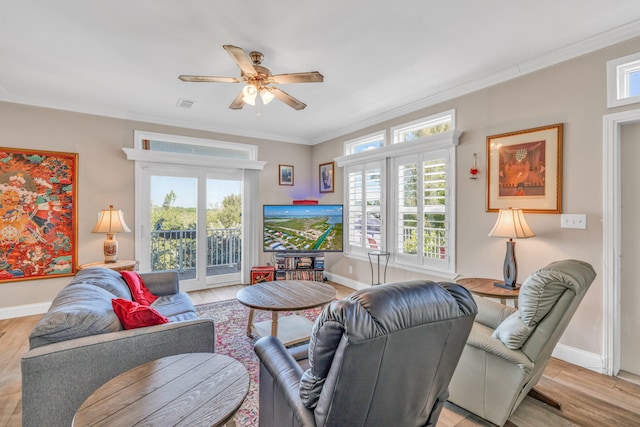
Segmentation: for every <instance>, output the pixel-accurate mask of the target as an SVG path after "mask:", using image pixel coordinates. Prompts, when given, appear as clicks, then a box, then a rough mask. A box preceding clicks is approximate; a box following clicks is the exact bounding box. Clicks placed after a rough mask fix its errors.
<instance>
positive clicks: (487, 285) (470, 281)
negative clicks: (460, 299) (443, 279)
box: [456, 277, 520, 308]
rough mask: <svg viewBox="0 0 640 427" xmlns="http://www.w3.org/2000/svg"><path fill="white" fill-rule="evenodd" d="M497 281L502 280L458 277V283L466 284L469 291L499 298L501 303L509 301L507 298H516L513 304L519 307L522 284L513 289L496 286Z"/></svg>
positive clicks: (482, 295)
mask: <svg viewBox="0 0 640 427" xmlns="http://www.w3.org/2000/svg"><path fill="white" fill-rule="evenodd" d="M496 282H502V281H501V280H496V279H485V278H479V277H468V278H465V279H458V280H457V281H456V283H457V284H459V285H462V286H464V287H465V288H467V289H468V290H469V292H471V293H473V294H476V295H479V296H481V297H487V298H499V299H500V303H501V304H505V305H506V303H507V300H508V299H510V300H514V301H513V304H514V306H515V307H516V308H517V307H518V295H520V284H518V285H517V287H516V288H515V289H513V290H511V289H505V288H500V287H498V286H494V285H493V284H494V283H496Z"/></svg>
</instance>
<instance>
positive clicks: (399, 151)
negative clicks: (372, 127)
mask: <svg viewBox="0 0 640 427" xmlns="http://www.w3.org/2000/svg"><path fill="white" fill-rule="evenodd" d="M444 116H451V126H452V130H450V131H447V132H442V133H438V134H435V135H429V136H426V137H422V138H418V139H414V140H410V141H404V142H401V143H398V144H390V145H385V146H384V147H381V148H378V149H376V150H367V151H363V152H360V153H355V154H345V155H344V156H341V157H337V158H335V159H334V161H335V162H336V165H337V166H339V167H343V168H344V173H345V179H344V195H345V201H344V204H345V209H347V208H348V204H349V200H348V194H349V193H348V176H347V173H348V172H347V170H348V166H350V165H361V164H364V163H367V162H372V161H380V160H382V161H383V164H384V165H385V168H384V170H385V173H384V175H383V177H382V179H383V180H384V182H385V186H384V188H383V195H382V199H383V200H384V202H383V203H384V205H383V209H384V212H385V213H384V214H383V215H384V217H383V219H382V220H383V225H384V227H383V229H384V232H383V231H382V230H381V233H383V236H382V240H383V241H384V242H385V243H384V246H385V248H384V249H385V250H386V251H388V252H390V253H391V257H390V260H389V265H390V266H392V265H395V266H399V267H401V268H403V269H405V270H412V271H417V272H421V273H430V274H432V275H434V276H440V277H444V278H447V279H453V278H455V277H456V274H455V265H456V259H455V257H456V247H455V245H456V229H455V224H456V216H455V215H456V182H455V180H456V150H455V147H456V146H457V145H458V142H459V138H460V135H461V134H462V132H460V131H458V130H455V110H449V111H447V112H444V113H442V114H439V115H433V116H429V117H427V118H422V119H419V120H416V121H414V122H411V123H405V124H403V125H400V126H396V127H394V128H393V130H397V129H401V128H405V127H407V126H410V125H412V124H417V123H420V122H426V121H427V120H434V119H438V118H442V117H444ZM376 134H380V132H377V133H376ZM371 135H372V134H370V135H367V136H365V137H363V138H367V137H370V136H371ZM358 140H359V139H353V140H350V141H348V142H349V143H357V142H358ZM439 150H447V151H448V157H449V160H448V165H447V167H448V187H449V192H448V194H447V205H448V206H447V213H448V224H449V229H448V249H449V251H448V254H447V255H448V257H447V263H446V265H433V263H425V262H422V260H420V262H411V261H409V260H405V259H401V258H400V257H398V253H397V250H395V248H396V247H397V237H396V235H395V223H396V218H397V214H396V213H395V212H396V209H395V206H394V205H393V202H392V201H394V200H395V199H396V197H395V196H396V190H395V186H396V185H397V181H396V178H395V174H394V173H392V172H391V171H393V170H394V168H393V167H389V165H390V163H392V162H393V161H394V159H395V158H400V157H403V156H407V155H412V154H413V155H415V154H421V153H430V152H435V151H439ZM345 152H348V151H347V145H346V144H345ZM348 218H349V217H348V214H347V215H345V221H348ZM348 226H349V224H348V223H346V224H345V230H348ZM347 232H348V231H347ZM346 238H347V239H348V236H347V237H346ZM365 252H366V251H365ZM345 256H348V257H353V258H359V259H364V260H368V258H366V253H364V254H363V253H362V252H361V251H350V250H349V245H347V247H346V250H345Z"/></svg>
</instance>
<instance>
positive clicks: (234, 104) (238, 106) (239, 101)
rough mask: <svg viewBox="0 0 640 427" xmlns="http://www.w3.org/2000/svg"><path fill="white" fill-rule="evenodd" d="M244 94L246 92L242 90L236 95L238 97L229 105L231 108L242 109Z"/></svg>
mask: <svg viewBox="0 0 640 427" xmlns="http://www.w3.org/2000/svg"><path fill="white" fill-rule="evenodd" d="M243 96H244V94H243V93H242V91H240V93H239V94H238V96H236V99H234V100H233V102H232V103H231V105H229V108H231V109H232V110H242V107H244V101H243V100H242V97H243Z"/></svg>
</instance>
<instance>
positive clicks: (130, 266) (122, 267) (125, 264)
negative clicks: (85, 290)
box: [76, 259, 138, 271]
mask: <svg viewBox="0 0 640 427" xmlns="http://www.w3.org/2000/svg"><path fill="white" fill-rule="evenodd" d="M89 267H102V268H109V269H111V270H113V271H135V270H137V269H138V261H136V260H132V259H119V260H117V261H116V262H103V261H98V262H90V263H88V264H82V265H79V266H77V267H76V270H78V271H80V270H83V269H85V268H89Z"/></svg>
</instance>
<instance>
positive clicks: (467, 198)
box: [313, 39, 640, 355]
mask: <svg viewBox="0 0 640 427" xmlns="http://www.w3.org/2000/svg"><path fill="white" fill-rule="evenodd" d="M636 52H640V39H635V40H632V41H629V42H626V43H622V44H619V45H616V46H613V47H610V48H608V49H604V50H601V51H597V52H595V53H592V54H589V55H585V56H582V57H580V58H577V59H574V60H571V61H567V62H564V63H562V64H559V65H556V66H553V67H550V68H547V69H544V70H541V71H538V72H535V73H532V74H528V75H525V76H522V77H520V78H517V79H514V80H511V81H509V82H506V83H503V84H499V85H496V86H493V87H490V88H487V89H484V90H480V91H477V92H474V93H471V94H468V95H465V96H462V97H460V98H457V99H453V100H450V101H447V102H444V103H441V104H438V105H435V106H432V107H429V108H425V109H423V110H421V111H417V112H414V113H412V114H410V115H406V116H403V117H399V118H397V119H394V120H389V121H388V122H385V123H381V124H380V125H378V126H371V127H368V128H366V129H362V130H361V131H357V132H351V133H349V134H348V135H344V136H343V137H340V138H335V139H332V140H330V141H326V142H325V143H323V144H320V145H317V146H314V147H313V159H314V160H313V163H314V164H317V163H320V162H322V161H325V159H326V158H328V157H331V156H338V155H341V154H343V153H342V147H343V143H344V141H345V140H348V139H351V138H355V137H357V136H361V135H367V134H369V133H372V132H374V131H378V130H380V129H384V128H388V127H390V126H393V125H397V124H400V123H406V122H409V121H411V120H413V119H416V118H420V117H425V116H428V115H431V114H435V113H438V112H442V111H446V110H448V109H452V108H455V110H456V120H457V128H458V129H459V130H461V131H463V132H464V133H463V134H462V136H461V138H460V145H459V146H458V148H457V233H458V236H457V242H456V243H457V268H456V271H457V273H458V274H460V275H462V276H466V277H492V278H500V277H501V276H502V262H503V259H504V253H505V240H504V239H496V238H492V237H488V236H487V234H488V233H489V231H490V230H491V228H492V227H493V224H494V223H495V220H496V217H497V214H495V213H488V212H485V208H486V184H487V182H486V172H487V169H486V167H487V165H486V163H487V161H486V137H487V136H488V135H495V134H500V133H504V132H509V131H517V130H522V129H528V128H533V127H537V126H543V125H550V124H555V123H564V171H563V193H564V194H563V212H564V213H576V214H586V215H587V224H588V226H587V229H586V230H575V229H561V228H560V215H550V214H528V215H527V221H528V222H529V225H530V226H531V227H532V228H533V230H534V231H535V232H536V234H537V236H536V237H535V238H531V239H526V240H521V241H518V242H517V250H516V253H517V259H518V277H519V280H520V281H521V280H523V279H524V278H526V276H527V275H529V274H530V273H532V272H533V271H535V270H536V269H538V268H540V267H543V266H544V265H546V264H547V263H549V262H551V261H554V260H559V259H565V258H576V259H581V260H584V261H587V262H589V263H591V264H592V265H593V266H594V268H595V269H596V271H597V272H598V273H599V276H598V277H597V278H596V281H595V282H594V284H593V285H592V287H591V289H590V290H589V292H588V294H587V296H586V297H585V300H584V301H583V303H582V305H581V306H580V308H579V310H578V312H577V313H576V315H575V317H574V320H573V321H572V323H571V324H570V325H569V328H568V330H567V333H565V335H564V336H563V338H562V341H561V343H563V344H566V345H567V346H570V347H574V348H578V349H581V350H584V351H586V352H590V353H593V354H596V355H601V354H602V336H603V334H602V327H603V322H602V314H603V297H602V295H603V283H602V250H603V249H602V248H603V243H602V242H603V239H602V233H603V227H602V217H603V209H602V203H603V202H602V194H603V193H602V174H603V169H602V139H603V138H602V117H603V115H605V114H610V113H612V112H617V111H620V110H623V109H631V108H634V107H633V106H631V107H621V108H617V109H611V110H609V109H607V105H606V62H607V61H608V60H611V59H614V58H618V57H622V56H625V55H629V54H632V53H636ZM635 108H638V106H636V107H635ZM473 153H478V163H479V169H480V174H479V178H478V179H477V180H475V181H473V180H470V179H468V176H469V174H468V170H469V168H470V166H471V163H472V156H473ZM341 173H342V170H339V171H338V174H339V175H340V174H341ZM338 190H339V191H342V188H341V187H339V188H338ZM335 196H341V194H335V195H334V197H335ZM349 266H351V267H352V270H353V273H352V274H349ZM329 268H330V270H331V272H332V273H334V274H335V275H337V276H341V277H345V278H347V279H350V280H358V278H359V279H360V280H361V281H364V282H368V281H369V280H370V276H371V272H370V269H369V263H368V261H361V260H358V259H353V258H345V257H342V258H341V259H339V260H337V261H336V262H334V263H331V265H330V267H329ZM419 277H425V275H424V274H420V273H414V272H410V271H402V270H398V269H394V268H392V267H391V268H390V269H389V271H388V275H387V281H399V280H404V279H410V278H419Z"/></svg>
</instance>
